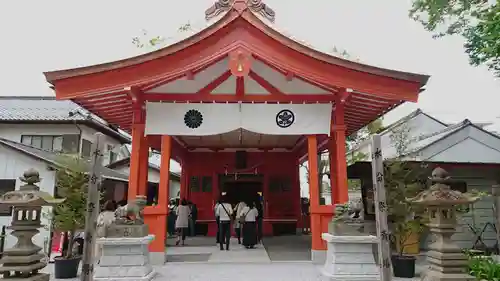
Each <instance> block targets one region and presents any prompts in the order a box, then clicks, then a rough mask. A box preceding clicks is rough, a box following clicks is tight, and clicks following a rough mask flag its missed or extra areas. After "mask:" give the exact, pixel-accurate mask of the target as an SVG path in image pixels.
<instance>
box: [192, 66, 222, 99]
mask: <svg viewBox="0 0 500 281" xmlns="http://www.w3.org/2000/svg"><path fill="white" fill-rule="evenodd" d="M229 77H231V71H229V70H228V71H226V72H224V73H222V75H221V76H219V77H217V78H215V79H214V80H213V81H212V82H210V83H208V85H206V86H205V87H203V88H201V89H200V90H199V91H198V93H196V94H197V95H201V96H209V95H210V93H212V91H213V90H215V89H216V88H217V87H219V85H220V84H222V83H224V82H225V81H226V80H227V79H229Z"/></svg>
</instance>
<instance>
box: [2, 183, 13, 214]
mask: <svg viewBox="0 0 500 281" xmlns="http://www.w3.org/2000/svg"><path fill="white" fill-rule="evenodd" d="M15 189H16V180H15V179H0V195H3V194H5V193H7V192H9V191H13V190H15ZM10 215H12V208H11V207H9V206H2V205H0V216H10Z"/></svg>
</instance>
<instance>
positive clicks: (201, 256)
mask: <svg viewBox="0 0 500 281" xmlns="http://www.w3.org/2000/svg"><path fill="white" fill-rule="evenodd" d="M168 244H170V241H168ZM167 262H208V263H270V262H271V260H270V259H269V256H268V254H267V252H266V249H265V248H264V247H263V246H262V245H257V246H256V248H255V249H245V248H244V247H243V246H242V245H238V241H237V240H236V239H234V238H233V239H231V243H230V246H229V251H225V250H224V251H221V250H220V248H219V246H218V245H216V244H215V239H212V238H205V237H196V238H191V239H188V240H187V241H186V245H185V246H167Z"/></svg>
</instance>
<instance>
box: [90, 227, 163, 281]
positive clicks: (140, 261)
mask: <svg viewBox="0 0 500 281" xmlns="http://www.w3.org/2000/svg"><path fill="white" fill-rule="evenodd" d="M153 239H154V235H148V236H144V237H112V238H109V237H108V238H99V239H97V247H99V248H100V252H101V256H100V258H99V262H98V264H97V265H96V268H95V271H94V280H96V281H99V280H101V281H114V280H117V281H118V280H120V281H146V280H151V279H153V277H154V276H155V272H154V271H153V268H152V267H151V263H150V261H149V249H148V245H149V243H151V241H153Z"/></svg>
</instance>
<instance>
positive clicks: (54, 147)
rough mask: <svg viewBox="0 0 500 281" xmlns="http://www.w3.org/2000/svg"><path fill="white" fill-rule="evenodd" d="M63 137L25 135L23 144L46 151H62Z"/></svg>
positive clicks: (22, 139)
mask: <svg viewBox="0 0 500 281" xmlns="http://www.w3.org/2000/svg"><path fill="white" fill-rule="evenodd" d="M63 138H64V137H63V136H41V135H40V136H38V135H32V136H30V135H23V136H21V143H22V144H25V145H29V146H32V147H35V148H38V149H42V150H45V151H62V143H63Z"/></svg>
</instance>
